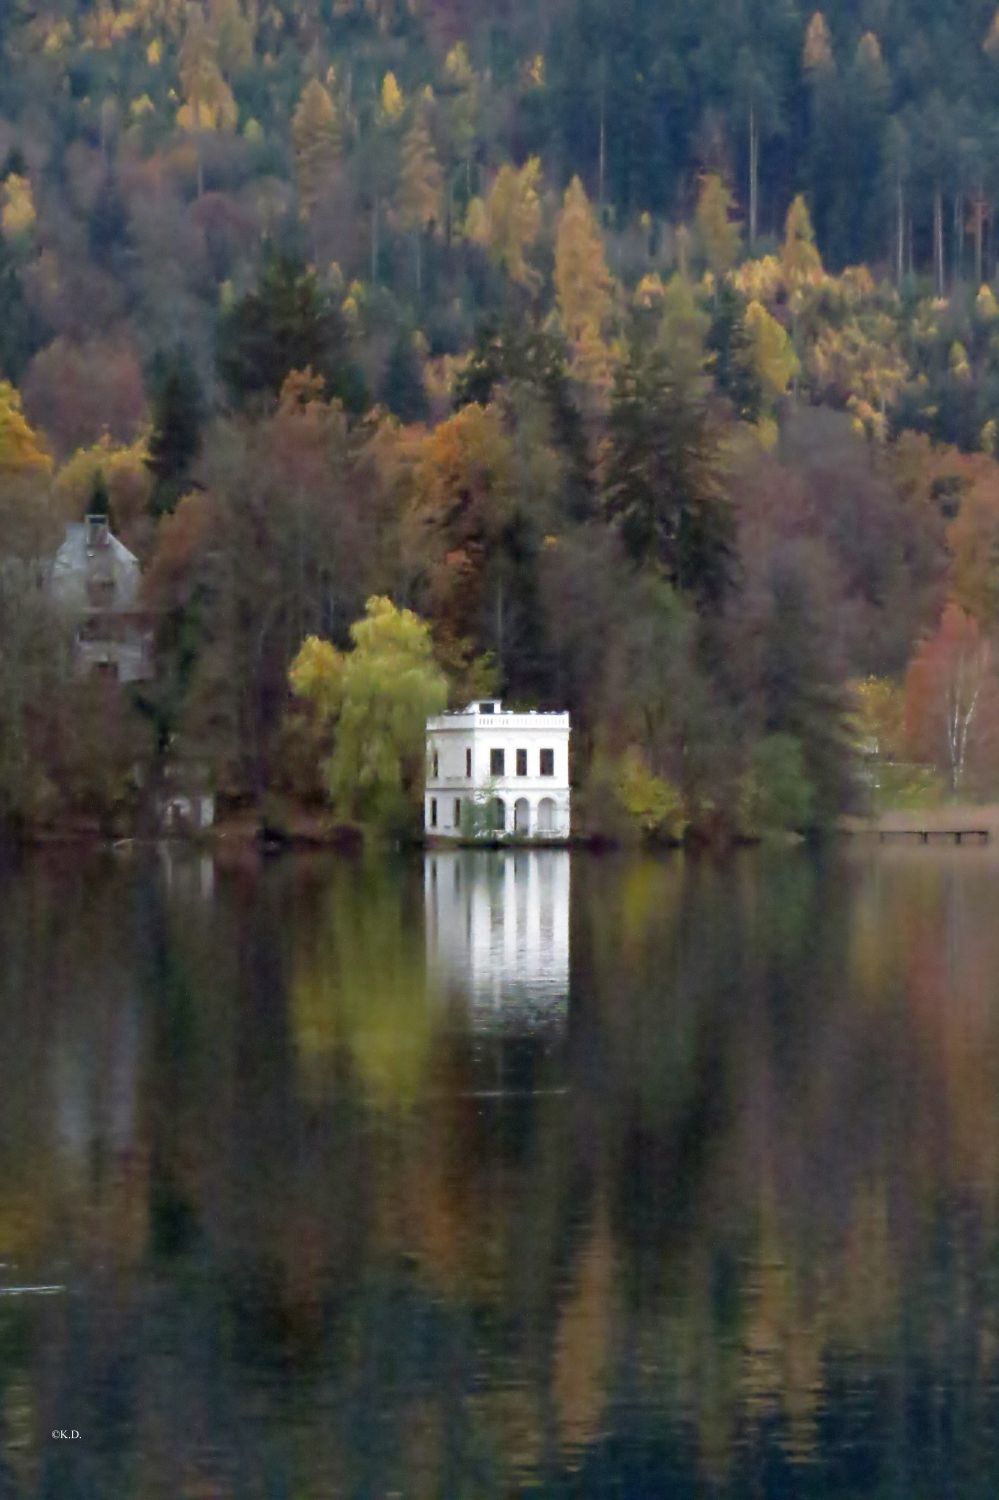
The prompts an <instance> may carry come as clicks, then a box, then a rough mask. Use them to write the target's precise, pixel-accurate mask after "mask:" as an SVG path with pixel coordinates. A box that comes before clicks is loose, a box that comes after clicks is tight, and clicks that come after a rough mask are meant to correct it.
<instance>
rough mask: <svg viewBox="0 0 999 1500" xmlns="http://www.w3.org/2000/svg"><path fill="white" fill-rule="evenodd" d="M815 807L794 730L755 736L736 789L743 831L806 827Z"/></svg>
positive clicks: (752, 831) (811, 787)
mask: <svg viewBox="0 0 999 1500" xmlns="http://www.w3.org/2000/svg"><path fill="white" fill-rule="evenodd" d="M814 810H815V791H814V788H813V786H812V783H811V782H810V781H809V779H808V775H807V773H806V771H805V760H804V756H803V754H802V750H801V742H800V740H799V739H798V738H797V737H796V736H795V735H793V734H768V735H766V736H765V737H764V738H763V739H761V740H758V741H757V742H756V744H755V745H754V746H753V750H752V754H751V756H750V763H749V767H748V769H747V770H746V771H745V772H744V774H743V777H742V782H741V786H740V789H739V823H740V826H741V828H742V831H743V833H745V834H748V835H751V836H758V835H760V834H765V833H782V832H790V831H791V830H794V829H802V828H807V827H808V826H809V824H810V822H811V820H812V816H813V813H814Z"/></svg>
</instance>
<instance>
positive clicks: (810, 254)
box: [781, 193, 822, 285]
mask: <svg viewBox="0 0 999 1500" xmlns="http://www.w3.org/2000/svg"><path fill="white" fill-rule="evenodd" d="M781 264H782V265H783V267H784V275H785V277H786V279H787V281H788V282H789V283H791V284H792V285H796V284H797V283H799V282H802V281H809V280H811V279H812V278H813V277H815V276H816V275H819V274H821V271H822V257H821V256H820V255H819V252H818V248H817V247H816V244H815V231H814V230H813V228H812V220H811V216H810V215H809V212H808V204H807V203H806V202H805V199H804V196H803V194H801V193H799V194H798V196H797V197H796V198H795V200H794V202H793V203H792V204H791V207H790V208H789V209H788V211H787V218H786V220H785V222H784V244H783V247H782V249H781Z"/></svg>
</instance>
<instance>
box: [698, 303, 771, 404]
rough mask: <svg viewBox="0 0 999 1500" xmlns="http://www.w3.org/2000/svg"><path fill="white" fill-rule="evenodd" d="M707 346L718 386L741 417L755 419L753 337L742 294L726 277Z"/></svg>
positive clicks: (759, 397) (759, 396) (757, 392)
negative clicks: (748, 326) (747, 325)
mask: <svg viewBox="0 0 999 1500" xmlns="http://www.w3.org/2000/svg"><path fill="white" fill-rule="evenodd" d="M708 348H709V349H710V351H711V353H712V354H713V355H714V362H713V364H712V367H711V368H712V374H713V375H714V379H715V385H716V386H717V388H718V390H719V391H721V392H722V394H723V395H725V396H727V397H728V399H729V400H730V401H731V403H732V405H733V407H734V408H735V411H736V414H737V415H738V416H739V417H740V418H741V419H742V421H744V422H756V421H757V420H758V419H759V416H760V412H761V409H762V406H763V392H762V389H761V387H760V381H759V377H758V376H757V373H756V368H755V361H754V358H753V353H754V349H753V338H752V335H751V333H750V331H749V329H748V328H747V327H746V315H745V308H744V306H743V302H742V298H741V297H740V296H739V293H738V292H737V291H736V289H735V287H734V286H732V285H731V283H730V282H728V281H725V282H723V283H722V285H721V287H720V288H719V292H718V301H717V304H716V308H715V316H714V319H713V321H712V324H711V330H710V333H709V335H708Z"/></svg>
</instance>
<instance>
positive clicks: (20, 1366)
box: [0, 848, 999, 1500]
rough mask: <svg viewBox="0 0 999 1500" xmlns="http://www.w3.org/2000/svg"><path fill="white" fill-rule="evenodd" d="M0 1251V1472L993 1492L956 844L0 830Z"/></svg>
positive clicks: (988, 1176)
mask: <svg viewBox="0 0 999 1500" xmlns="http://www.w3.org/2000/svg"><path fill="white" fill-rule="evenodd" d="M0 1263H2V1264H0V1500H10V1497H15V1496H17V1497H27V1496H31V1497H34V1496H46V1497H52V1500H77V1497H88V1500H89V1497H94V1500H96V1497H100V1500H105V1497H107V1500H133V1497H134V1500H161V1497H162V1500H228V1497H240V1500H243V1497H245V1500H265V1497H266V1500H278V1497H280V1500H325V1497H333V1496H337V1497H340V1496H343V1497H358V1500H360V1497H365V1500H367V1497H372V1500H376V1497H377V1500H389V1497H405V1500H424V1497H426V1500H444V1497H456V1500H459V1497H460V1500H473V1497H474V1500H493V1497H508V1496H514V1495H519V1494H522V1493H532V1494H537V1495H544V1496H590V1495H592V1496H608V1497H610V1496H613V1497H622V1496H624V1497H631V1496H635V1497H638V1496H650V1497H660V1496H662V1497H666V1496H669V1497H673V1496H687V1495H711V1496H739V1497H742V1496H745V1497H764V1496H795V1497H796V1496H806V1497H813V1496H814V1497H821V1500H831V1497H833V1496H842V1497H856V1496H893V1497H894V1496H898V1497H914V1496H919V1497H921V1496H926V1497H928V1500H929V1497H932V1500H939V1497H945V1496H961V1497H963V1496H981V1497H983V1500H984V1497H986V1496H988V1497H994V1496H996V1495H997V1494H999V1378H997V1377H999V1296H997V1294H999V854H997V853H993V852H992V851H990V850H988V849H984V850H978V849H963V848H962V849H959V850H957V849H955V850H927V849H915V850H903V849H897V850H889V849H886V850H883V851H878V850H876V851H873V852H864V851H861V850H841V851H836V852H835V853H832V854H827V855H825V856H815V855H811V854H807V853H800V854H799V853H782V854H774V855H767V854H761V853H753V854H746V855H742V856H739V857H737V858H735V859H733V860H731V861H729V862H727V863H725V864H723V865H716V864H713V863H711V862H709V861H705V860H699V861H691V860H686V861H685V860H684V859H682V858H680V857H676V858H667V859H663V860H660V861H652V860H629V859H623V858H621V859H619V858H612V859H596V858H592V857H582V858H581V857H576V856H572V857H570V856H569V855H567V854H563V853H558V852H537V853H507V854H487V853H466V854H440V855H435V856H428V857H427V859H426V860H425V861H424V860H423V859H411V860H409V861H404V862H398V863H387V862H380V863H378V862H372V863H364V862H360V863H353V862H347V861H335V860H325V859H321V860H305V859H298V858H288V859H281V860H277V861H273V862H271V863H268V864H264V865H262V866H261V865H260V864H258V863H256V862H254V861H252V860H248V861H247V862H246V863H245V865H241V864H239V863H238V862H237V863H236V864H234V865H230V866H229V867H225V866H222V865H216V864H213V863H212V862H211V861H210V860H208V859H204V858H200V857H197V856H191V855H176V854H175V855H172V856H169V857H167V856H166V855H152V854H150V855H146V856H135V857H131V858H128V857H114V856H101V857H97V856H94V857H88V858H86V859H82V860H81V859H78V858H74V859H72V860H69V859H67V858H65V857H60V858H58V859H56V858H52V857H48V856H46V857H44V858H43V857H37V856H36V857H33V858H31V859H30V860H28V861H25V862H23V863H21V864H19V865H18V866H17V867H16V868H14V867H9V868H6V869H4V870H3V871H2V872H0ZM33 1287H54V1288H56V1290H54V1291H48V1292H39V1291H32V1290H22V1291H20V1292H18V1291H17V1290H16V1289H17V1288H29V1289H30V1288H33ZM12 1289H15V1290H13V1291H12ZM53 1429H63V1430H66V1431H72V1430H74V1429H75V1430H77V1431H79V1433H80V1434H81V1436H80V1437H79V1439H71V1438H70V1439H67V1440H54V1439H52V1437H51V1436H50V1433H51V1431H52V1430H53Z"/></svg>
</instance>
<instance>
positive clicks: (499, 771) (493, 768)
mask: <svg viewBox="0 0 999 1500" xmlns="http://www.w3.org/2000/svg"><path fill="white" fill-rule="evenodd" d="M505 765H506V756H505V754H504V753H503V751H502V750H490V752H489V774H490V776H502V775H503V774H504V767H505Z"/></svg>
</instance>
